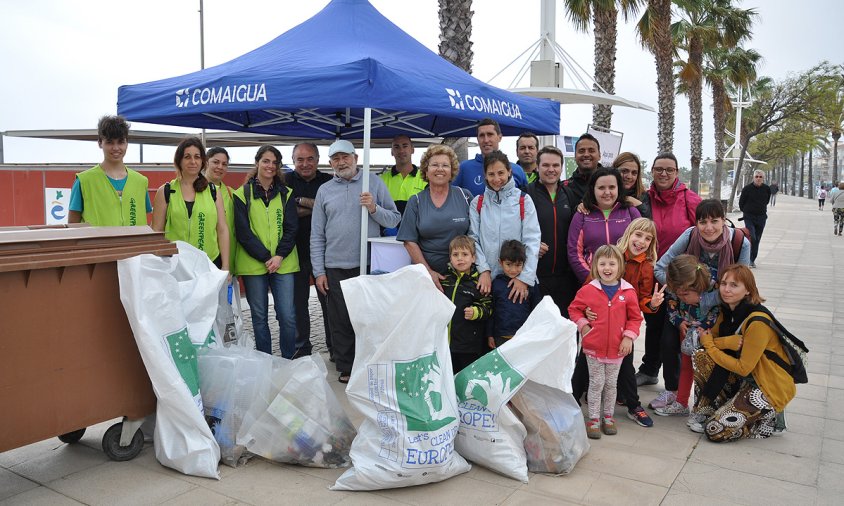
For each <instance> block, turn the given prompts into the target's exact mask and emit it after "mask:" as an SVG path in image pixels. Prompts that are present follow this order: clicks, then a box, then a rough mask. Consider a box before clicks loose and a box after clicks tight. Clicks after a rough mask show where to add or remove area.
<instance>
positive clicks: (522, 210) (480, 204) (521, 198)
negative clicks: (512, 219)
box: [478, 190, 525, 221]
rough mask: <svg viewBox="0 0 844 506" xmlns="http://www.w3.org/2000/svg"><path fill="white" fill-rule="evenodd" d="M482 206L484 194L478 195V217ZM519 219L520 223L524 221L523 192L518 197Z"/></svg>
mask: <svg viewBox="0 0 844 506" xmlns="http://www.w3.org/2000/svg"><path fill="white" fill-rule="evenodd" d="M483 205H484V194H483V193H481V194H480V195H478V216H480V215H481V207H483ZM519 217H520V218H521V219H522V221H525V191H524V190H522V194H521V195H519Z"/></svg>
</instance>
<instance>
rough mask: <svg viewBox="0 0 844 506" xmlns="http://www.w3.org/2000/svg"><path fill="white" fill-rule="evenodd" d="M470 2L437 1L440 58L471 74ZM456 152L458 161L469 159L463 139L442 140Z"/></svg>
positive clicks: (460, 0) (459, 0) (458, 0)
mask: <svg viewBox="0 0 844 506" xmlns="http://www.w3.org/2000/svg"><path fill="white" fill-rule="evenodd" d="M472 14H474V12H473V11H472V0H439V18H440V46H439V51H440V56H442V57H443V58H445V59H446V60H448V61H450V62H451V63H453V64H454V65H456V66H458V67H460V68H461V69H463V70H465V71H466V72H468V73H470V74H471V73H472V57H473V56H474V53H473V52H472V40H471V38H472ZM443 143H444V144H448V145H450V146H451V147H453V148H454V150H455V151H456V152H457V158H458V159H459V160H465V159H467V158H468V157H469V152H468V143H467V139H466V138H465V137H448V138H446V139H443Z"/></svg>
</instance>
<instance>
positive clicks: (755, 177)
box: [753, 176, 765, 179]
mask: <svg viewBox="0 0 844 506" xmlns="http://www.w3.org/2000/svg"><path fill="white" fill-rule="evenodd" d="M753 179H765V177H764V176H753Z"/></svg>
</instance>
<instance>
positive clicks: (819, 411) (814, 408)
mask: <svg viewBox="0 0 844 506" xmlns="http://www.w3.org/2000/svg"><path fill="white" fill-rule="evenodd" d="M785 411H786V413H799V414H801V415H808V416H819V417H821V418H823V417H824V416H826V402H821V401H813V400H811V399H801V398H799V397H795V398H794V399H792V400H791V402H789V403H788V406H787V407H786V408H785Z"/></svg>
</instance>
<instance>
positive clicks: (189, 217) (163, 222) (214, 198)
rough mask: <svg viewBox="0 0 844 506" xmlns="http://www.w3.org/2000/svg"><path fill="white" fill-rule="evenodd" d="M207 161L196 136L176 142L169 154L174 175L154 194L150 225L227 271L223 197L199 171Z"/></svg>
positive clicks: (226, 227)
mask: <svg viewBox="0 0 844 506" xmlns="http://www.w3.org/2000/svg"><path fill="white" fill-rule="evenodd" d="M207 163H208V158H207V157H206V156H205V147H204V146H203V145H202V141H201V140H199V138H198V137H188V138H186V139H185V140H183V141H182V142H180V143H179V146H178V147H177V148H176V154H175V155H174V157H173V164H174V165H175V166H176V173H177V176H176V179H174V180H172V181H170V182H169V183H164V184H163V185H161V187H160V188H159V189H158V192H157V193H156V194H155V202H154V204H153V211H152V228H153V230H158V231H163V232H164V236H165V237H166V238H168V239H170V240H171V241H184V242H186V243H189V244H190V245H192V246H194V247H196V248H197V249H200V250H202V251H204V252H205V254H207V255H208V258H210V259H211V261H212V262H214V265H216V266H217V267H219V268H220V269H222V270H224V271H228V270H229V246H230V245H229V227H228V226H227V225H226V213H225V211H224V210H223V199H222V198H220V196H219V195H217V188H215V187H214V185H213V184H210V183H209V182H208V179H206V178H205V176H204V175H202V170H203V169H205V165H206V164H207ZM218 217H219V219H218Z"/></svg>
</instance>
